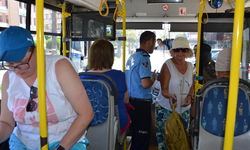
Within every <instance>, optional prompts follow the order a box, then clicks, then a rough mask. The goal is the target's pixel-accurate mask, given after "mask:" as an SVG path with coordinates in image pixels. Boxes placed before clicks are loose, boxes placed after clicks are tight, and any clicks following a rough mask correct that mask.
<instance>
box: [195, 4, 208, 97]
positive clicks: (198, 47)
mask: <svg viewBox="0 0 250 150" xmlns="http://www.w3.org/2000/svg"><path fill="white" fill-rule="evenodd" d="M205 6H206V0H202V1H201V2H200V10H199V18H198V31H197V32H198V39H197V51H196V75H195V76H196V77H198V76H199V68H200V43H201V23H202V15H203V8H205ZM201 88H202V85H201V84H199V81H198V80H195V94H196V93H197V92H198V90H199V89H201ZM194 101H196V96H195V97H194Z"/></svg>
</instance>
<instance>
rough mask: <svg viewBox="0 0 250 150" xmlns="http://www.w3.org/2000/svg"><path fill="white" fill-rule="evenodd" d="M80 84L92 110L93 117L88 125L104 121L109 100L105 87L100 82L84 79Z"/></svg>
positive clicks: (106, 116)
mask: <svg viewBox="0 0 250 150" xmlns="http://www.w3.org/2000/svg"><path fill="white" fill-rule="evenodd" d="M82 84H83V86H84V88H85V90H86V92H87V95H88V97H89V100H90V103H91V105H92V108H93V111H94V119H93V120H92V121H91V123H90V126H96V125H99V124H101V123H103V122H105V121H106V120H107V118H108V110H109V100H108V94H107V89H106V87H105V86H104V85H103V84H102V83H101V82H96V81H85V80H82Z"/></svg>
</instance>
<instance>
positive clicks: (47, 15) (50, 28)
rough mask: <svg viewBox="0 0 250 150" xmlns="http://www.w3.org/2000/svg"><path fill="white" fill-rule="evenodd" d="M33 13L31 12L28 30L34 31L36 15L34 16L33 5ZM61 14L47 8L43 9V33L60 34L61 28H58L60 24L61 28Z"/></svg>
mask: <svg viewBox="0 0 250 150" xmlns="http://www.w3.org/2000/svg"><path fill="white" fill-rule="evenodd" d="M33 8H34V12H32V11H31V20H34V21H31V25H30V30H31V31H36V21H35V19H36V15H35V5H33ZM61 16H62V13H61V12H58V11H54V10H51V9H48V8H44V32H50V33H61V28H60V27H59V26H58V24H60V26H61V22H62V19H61Z"/></svg>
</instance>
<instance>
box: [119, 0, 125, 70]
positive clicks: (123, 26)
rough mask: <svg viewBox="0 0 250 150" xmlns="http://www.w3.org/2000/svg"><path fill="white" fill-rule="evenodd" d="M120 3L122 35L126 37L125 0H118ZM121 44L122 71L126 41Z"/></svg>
mask: <svg viewBox="0 0 250 150" xmlns="http://www.w3.org/2000/svg"><path fill="white" fill-rule="evenodd" d="M120 2H121V4H122V11H123V13H122V17H123V22H122V29H123V34H122V35H123V37H126V7H125V1H124V0H121V1H120ZM122 46H123V55H122V62H123V63H122V64H123V65H122V71H123V72H125V59H126V41H122Z"/></svg>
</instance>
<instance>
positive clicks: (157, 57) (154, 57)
mask: <svg viewBox="0 0 250 150" xmlns="http://www.w3.org/2000/svg"><path fill="white" fill-rule="evenodd" d="M144 31H146V30H126V39H127V41H126V48H125V51H126V57H125V63H126V62H127V59H128V58H129V56H130V55H131V54H132V53H134V52H136V49H138V48H139V47H140V40H139V39H140V35H141V34H142V32H144ZM148 31H152V32H154V33H155V34H156V39H157V38H161V39H162V40H165V39H169V37H171V36H174V34H173V35H170V33H169V25H168V24H165V25H163V29H162V30H148ZM122 35H123V31H122V30H116V37H122ZM111 43H112V44H113V46H114V51H115V59H114V64H113V66H112V68H113V69H118V70H122V65H123V59H122V56H123V46H122V43H123V42H122V41H111ZM157 46H158V44H157V42H156V43H155V47H157ZM168 58H170V54H169V52H168V51H167V50H154V52H153V54H150V61H151V71H154V70H156V71H157V72H160V69H161V66H162V64H163V63H164V61H165V60H166V59H168Z"/></svg>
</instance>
